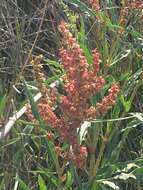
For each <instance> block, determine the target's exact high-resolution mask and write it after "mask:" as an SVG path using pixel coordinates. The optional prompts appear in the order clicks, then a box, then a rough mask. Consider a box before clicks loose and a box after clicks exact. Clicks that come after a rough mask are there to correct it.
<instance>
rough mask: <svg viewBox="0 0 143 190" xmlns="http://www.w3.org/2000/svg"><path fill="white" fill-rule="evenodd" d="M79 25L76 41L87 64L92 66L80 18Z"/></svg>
mask: <svg viewBox="0 0 143 190" xmlns="http://www.w3.org/2000/svg"><path fill="white" fill-rule="evenodd" d="M80 23H81V27H80V32H79V33H78V41H79V44H80V47H81V48H82V49H83V52H84V55H85V57H86V59H87V62H88V64H92V54H91V52H90V49H89V48H88V46H87V42H86V35H85V27H84V20H83V18H82V17H81V19H80Z"/></svg>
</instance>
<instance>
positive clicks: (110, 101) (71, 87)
mask: <svg viewBox="0 0 143 190" xmlns="http://www.w3.org/2000/svg"><path fill="white" fill-rule="evenodd" d="M59 31H60V32H61V34H62V36H63V40H64V42H65V47H64V48H61V49H60V51H59V52H60V63H61V64H62V65H63V67H64V69H65V71H66V77H64V91H65V93H64V94H65V95H61V96H60V104H59V109H60V112H61V113H60V114H58V115H57V114H55V112H54V110H53V102H54V101H51V99H52V97H53V96H51V95H49V96H48V97H47V98H45V97H44V96H43V97H44V98H43V99H42V101H41V102H40V103H39V104H38V110H39V113H40V114H41V117H42V118H43V120H44V121H45V123H46V124H48V125H51V126H52V127H54V128H56V129H57V130H58V131H59V134H60V139H61V140H62V141H66V142H67V143H68V144H69V145H70V147H71V148H72V149H70V154H68V155H69V156H70V159H72V160H73V161H74V163H75V164H76V166H77V167H79V168H82V167H83V166H84V165H85V163H86V157H87V150H86V147H85V146H80V144H79V143H78V140H77V128H80V126H81V124H82V123H83V122H84V121H85V120H87V119H93V118H96V117H99V116H101V115H102V114H105V113H106V112H107V111H108V109H109V108H111V107H112V106H113V105H114V104H115V99H116V97H117V94H118V92H119V87H118V85H117V84H113V85H112V87H111V88H110V89H109V90H108V95H107V96H105V97H104V98H103V99H102V101H101V102H99V103H97V104H96V106H95V107H93V106H91V105H90V98H91V97H92V96H94V95H95V94H96V93H97V92H100V91H101V90H102V87H103V85H104V84H105V80H104V78H103V77H102V76H101V75H100V67H99V65H100V56H99V53H98V51H97V50H96V49H95V50H94V51H93V52H92V54H93V64H92V65H89V64H88V63H87V60H86V58H85V56H84V52H83V50H82V49H81V48H80V46H79V44H78V43H77V42H76V39H75V38H74V37H73V36H72V34H71V33H70V31H69V26H68V25H67V24H66V23H65V22H64V21H62V22H61V24H60V25H59ZM35 64H37V63H36V62H35ZM38 64H39V63H38ZM34 69H35V67H34ZM50 96H51V98H50ZM55 96H56V94H55ZM51 102H52V103H51ZM51 136H52V138H53V134H52V135H51V134H50V133H48V134H47V137H48V138H51Z"/></svg>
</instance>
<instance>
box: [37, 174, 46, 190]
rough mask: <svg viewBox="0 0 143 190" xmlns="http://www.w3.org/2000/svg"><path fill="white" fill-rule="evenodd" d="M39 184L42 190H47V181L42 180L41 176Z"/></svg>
mask: <svg viewBox="0 0 143 190" xmlns="http://www.w3.org/2000/svg"><path fill="white" fill-rule="evenodd" d="M38 184H39V188H40V190H47V187H46V184H45V181H44V179H43V178H42V176H41V175H39V176H38Z"/></svg>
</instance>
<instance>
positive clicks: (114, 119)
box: [0, 0, 143, 190]
mask: <svg viewBox="0 0 143 190" xmlns="http://www.w3.org/2000/svg"><path fill="white" fill-rule="evenodd" d="M0 5H1V6H0V7H2V9H1V12H0V17H1V21H0V35H1V36H2V38H0V126H2V127H3V126H4V125H5V124H6V123H7V121H8V118H9V117H10V116H12V115H13V114H14V112H15V111H16V110H19V109H20V108H21V107H22V106H23V105H24V103H25V102H26V101H27V100H29V102H30V104H31V106H32V111H33V113H34V116H35V117H36V119H37V120H38V122H39V126H40V127H39V131H38V133H37V132H36V129H35V125H33V123H31V122H29V121H28V119H27V117H26V116H25V115H24V116H23V117H22V118H21V119H20V120H18V121H17V122H16V123H15V125H14V126H13V128H12V130H11V131H10V133H9V135H8V136H7V137H6V138H5V139H4V140H0V141H1V142H0V190H8V189H13V190H46V189H47V190H57V189H59V190H62V189H63V190H72V189H73V190H90V189H92V190H105V189H107V190H108V189H109V190H110V189H121V190H141V189H142V187H143V158H142V156H143V136H142V131H143V115H142V112H143V108H142V107H143V106H142V101H143V96H142V94H143V87H142V84H143V82H142V81H143V80H142V79H143V73H142V72H143V71H142V51H143V30H142V27H143V24H142V20H141V16H140V15H141V11H140V10H138V9H134V10H132V9H129V14H128V16H126V17H125V18H126V23H125V24H124V25H123V24H121V23H120V11H121V10H120V9H122V7H118V5H116V4H115V3H114V2H113V1H101V5H102V9H101V11H100V12H95V11H94V10H92V9H91V7H90V5H89V4H88V3H87V2H86V1H82V0H81V1H80V0H70V1H69V0H63V1H62V0H61V1H59V2H58V1H57V2H56V1H49V2H48V5H47V6H46V11H45V15H44V17H43V22H42V26H41V29H40V31H39V26H40V23H41V18H42V16H43V14H42V13H43V9H44V1H42V0H41V1H38V0H36V1H31V0H26V1H22V0H20V1H13V0H8V1H4V0H2V1H1V2H0ZM41 10H42V11H41ZM62 19H65V20H66V21H67V22H68V23H69V24H70V27H71V31H72V32H73V34H74V35H75V37H76V38H77V40H78V43H79V44H80V46H81V48H82V49H83V51H84V54H85V56H86V59H87V61H88V63H89V64H92V55H91V50H92V49H94V48H95V47H96V48H97V49H98V51H99V53H100V55H101V74H102V75H103V76H104V78H105V79H106V85H105V86H104V89H103V91H102V92H101V97H103V96H104V94H106V92H107V89H108V88H109V87H110V86H111V84H112V83H113V82H118V83H119V86H120V93H119V95H118V98H117V103H116V106H114V108H113V109H112V110H110V111H109V112H108V113H107V114H106V115H105V116H104V117H103V118H99V119H98V120H95V121H94V120H93V121H92V124H91V127H90V128H88V129H86V130H87V133H88V135H89V136H90V138H91V140H94V142H95V145H96V151H95V152H96V154H95V155H94V158H95V159H96V160H98V158H99V159H101V160H100V164H99V165H98V167H97V171H96V177H93V178H88V171H87V170H86V169H85V170H82V171H81V170H77V169H76V168H75V167H74V165H73V163H72V162H67V163H66V166H65V168H64V170H63V175H62V176H60V173H58V172H59V167H60V166H59V163H60V162H59V160H58V158H57V155H56V153H55V151H54V148H53V147H54V143H57V142H58V133H57V132H55V133H56V135H57V139H56V140H55V142H53V141H48V140H47V137H46V132H47V130H51V129H50V128H49V129H47V128H46V126H45V124H44V123H43V120H42V118H41V117H40V115H39V113H38V110H37V105H36V103H34V101H33V95H35V93H36V92H37V90H33V89H31V88H29V85H31V86H33V87H36V83H35V81H34V77H33V69H32V66H31V64H30V61H29V60H28V61H26V60H27V59H29V58H28V56H29V55H30V56H29V57H31V56H33V57H34V56H35V55H39V54H42V55H43V56H44V60H43V65H44V73H45V74H46V76H47V80H46V85H47V88H48V86H49V85H50V84H51V83H52V82H54V81H55V80H59V78H60V77H61V76H62V75H64V74H65V71H64V70H63V68H62V67H61V64H60V61H59V54H58V51H59V48H60V47H61V46H62V36H61V35H60V34H59V32H58V29H57V26H58V25H59V23H60V21H61V20H62ZM37 33H38V36H37ZM36 36H37V37H36ZM35 39H36V41H35ZM34 41H35V42H34ZM33 44H34V46H33ZM31 48H32V51H31ZM29 52H30V54H29ZM25 63H26V65H25ZM23 81H26V82H23ZM62 85H63V84H62V82H61V84H60V86H59V87H58V90H59V91H62ZM98 99H99V96H96V97H93V98H92V103H93V104H95V103H96V101H97V100H98ZM81 130H82V128H81ZM106 132H107V134H108V138H109V141H108V144H107V145H106V146H105V147H104V150H103V152H102V153H101V158H100V156H99V155H100V150H101V147H102V146H104V144H103V139H104V136H105V134H106ZM93 134H94V135H93ZM88 135H87V137H86V136H85V139H83V140H81V143H83V144H86V143H89V142H88ZM86 138H87V139H86ZM92 138H93V139H92ZM88 145H89V144H88ZM62 149H63V150H66V149H67V145H66V143H65V144H63V145H62ZM60 177H61V178H62V179H60Z"/></svg>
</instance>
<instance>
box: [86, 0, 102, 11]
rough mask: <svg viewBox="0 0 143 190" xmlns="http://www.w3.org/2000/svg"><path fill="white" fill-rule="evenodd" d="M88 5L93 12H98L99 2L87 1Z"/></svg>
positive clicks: (94, 0)
mask: <svg viewBox="0 0 143 190" xmlns="http://www.w3.org/2000/svg"><path fill="white" fill-rule="evenodd" d="M89 4H90V5H91V7H92V9H93V10H95V11H99V9H100V5H99V0H89Z"/></svg>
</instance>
